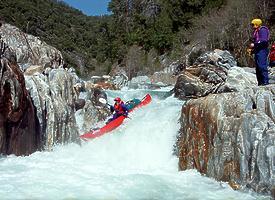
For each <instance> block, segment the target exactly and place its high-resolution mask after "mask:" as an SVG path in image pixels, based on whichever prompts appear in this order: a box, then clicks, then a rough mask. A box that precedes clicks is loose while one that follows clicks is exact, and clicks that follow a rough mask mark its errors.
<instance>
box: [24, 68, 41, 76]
mask: <svg viewBox="0 0 275 200" xmlns="http://www.w3.org/2000/svg"><path fill="white" fill-rule="evenodd" d="M43 70H44V69H43V67H42V66H40V65H32V66H30V67H28V68H27V69H26V71H25V72H24V75H26V76H31V75H33V74H34V73H37V72H38V73H42V72H43Z"/></svg>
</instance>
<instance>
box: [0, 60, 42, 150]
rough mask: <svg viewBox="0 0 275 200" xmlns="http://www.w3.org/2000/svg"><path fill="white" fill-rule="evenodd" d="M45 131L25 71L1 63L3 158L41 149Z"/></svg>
mask: <svg viewBox="0 0 275 200" xmlns="http://www.w3.org/2000/svg"><path fill="white" fill-rule="evenodd" d="M41 137H42V135H41V128H40V126H39V125H38V119H37V118H36V112H35V108H34V105H33V103H32V100H31V97H30V95H29V93H28V91H27V90H26V87H25V80H24V76H23V73H22V71H21V70H20V68H19V66H18V65H17V64H16V63H11V62H9V60H8V59H6V58H1V59H0V154H4V155H7V154H15V155H29V154H31V153H33V152H35V151H37V150H40V149H41V146H42V145H41Z"/></svg>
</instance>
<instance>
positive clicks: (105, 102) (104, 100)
mask: <svg viewBox="0 0 275 200" xmlns="http://www.w3.org/2000/svg"><path fill="white" fill-rule="evenodd" d="M98 101H99V102H100V103H102V104H104V105H108V106H110V107H111V106H112V105H110V104H109V103H108V102H107V101H106V99H104V98H99V99H98ZM125 117H126V118H129V119H131V118H130V117H129V116H125Z"/></svg>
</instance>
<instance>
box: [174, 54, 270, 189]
mask: <svg viewBox="0 0 275 200" xmlns="http://www.w3.org/2000/svg"><path fill="white" fill-rule="evenodd" d="M214 54H215V52H214ZM208 55H209V54H208ZM210 55H211V54H210ZM206 60H208V59H206ZM210 60H213V59H210ZM214 60H215V59H214ZM218 60H219V59H218ZM197 61H199V59H198V60H197ZM219 62H220V61H219ZM203 63H205V62H204V61H203V62H202V65H203ZM230 63H231V64H230ZM200 65H201V64H199V65H198V64H197V66H200ZM223 65H226V67H221V66H220V63H217V62H216V63H214V64H211V65H209V64H208V65H207V66H205V68H206V69H203V68H200V67H199V69H197V68H196V67H191V69H189V70H191V72H192V73H191V72H190V71H189V72H190V73H189V72H188V69H187V71H184V73H183V75H182V76H180V77H179V79H178V80H177V86H176V88H175V93H177V96H178V97H179V98H181V99H186V102H185V104H184V105H183V107H182V112H181V118H180V123H181V129H180V131H179V135H178V140H177V145H176V146H177V148H176V153H177V155H178V156H179V169H180V170H186V169H192V168H195V169H197V170H198V171H199V172H201V173H203V174H206V175H207V176H209V177H213V178H215V179H217V180H219V181H225V182H229V184H230V185H231V186H232V187H233V188H252V189H253V190H255V191H256V192H260V193H267V194H271V191H272V190H273V188H272V186H274V184H275V178H274V177H275V166H274V163H275V103H274V99H275V87H274V85H269V86H265V87H258V86H257V81H256V76H255V74H252V73H250V72H248V71H247V70H244V69H242V68H240V67H237V66H234V65H235V63H234V61H233V60H231V59H229V60H228V62H226V63H225V62H223ZM210 66H211V68H209V67H210ZM193 68H195V69H193ZM203 71H204V72H203ZM225 92H226V93H225ZM187 97H192V99H190V98H187Z"/></svg>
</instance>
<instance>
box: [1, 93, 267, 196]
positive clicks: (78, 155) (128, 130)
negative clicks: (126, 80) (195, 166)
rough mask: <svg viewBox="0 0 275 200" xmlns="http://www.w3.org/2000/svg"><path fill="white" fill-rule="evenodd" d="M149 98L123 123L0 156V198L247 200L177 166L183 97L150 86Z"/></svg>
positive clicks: (223, 185)
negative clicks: (90, 136) (82, 138)
mask: <svg viewBox="0 0 275 200" xmlns="http://www.w3.org/2000/svg"><path fill="white" fill-rule="evenodd" d="M146 92H148V91H144V90H140V91H138V90H133V91H116V92H114V91H108V93H107V94H108V101H109V102H112V99H113V98H114V97H115V96H121V97H122V99H124V100H127V99H132V98H141V97H143V96H144V95H145V94H146ZM151 93H152V96H153V101H152V103H151V104H149V105H148V106H145V107H142V108H140V109H138V110H135V111H134V112H132V113H131V114H130V115H129V116H130V119H126V120H125V122H124V124H123V125H122V126H120V127H119V128H118V129H116V130H114V131H113V132H112V133H110V134H106V135H104V136H102V137H100V138H97V139H95V140H93V141H91V142H87V143H86V142H84V143H83V144H82V145H81V146H79V145H77V144H69V145H66V146H56V147H55V148H54V150H53V151H51V152H36V153H34V154H32V155H30V156H26V157H16V156H13V155H11V156H8V157H1V158H0V199H1V200H2V199H3V200H6V199H7V200H10V199H12V200H14V199H43V200H44V199H45V200H46V199H47V200H51V199H53V200H55V199H62V200H69V199H70V200H72V199H73V200H78V199H87V200H88V199H89V200H90V199H91V200H93V199H95V200H106V199H108V200H109V199H110V200H141V199H142V200H144V199H146V200H153V199H154V200H197V199H198V200H200V199H201V200H208V199H209V200H223V199H224V200H235V199H236V200H237V199H242V200H246V199H247V200H250V199H267V198H266V197H262V196H257V195H255V194H252V193H243V192H238V191H234V190H232V189H231V188H230V187H229V186H228V185H227V184H226V183H221V182H217V181H215V180H214V179H210V178H207V177H204V176H201V175H200V174H199V173H198V172H196V171H195V170H187V171H178V159H177V157H176V156H175V155H173V146H174V144H175V140H176V135H177V132H178V130H179V123H178V119H179V116H180V110H181V106H182V104H183V102H181V101H179V100H177V99H175V98H173V97H168V98H164V97H165V93H163V91H160V92H158V91H151Z"/></svg>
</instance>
